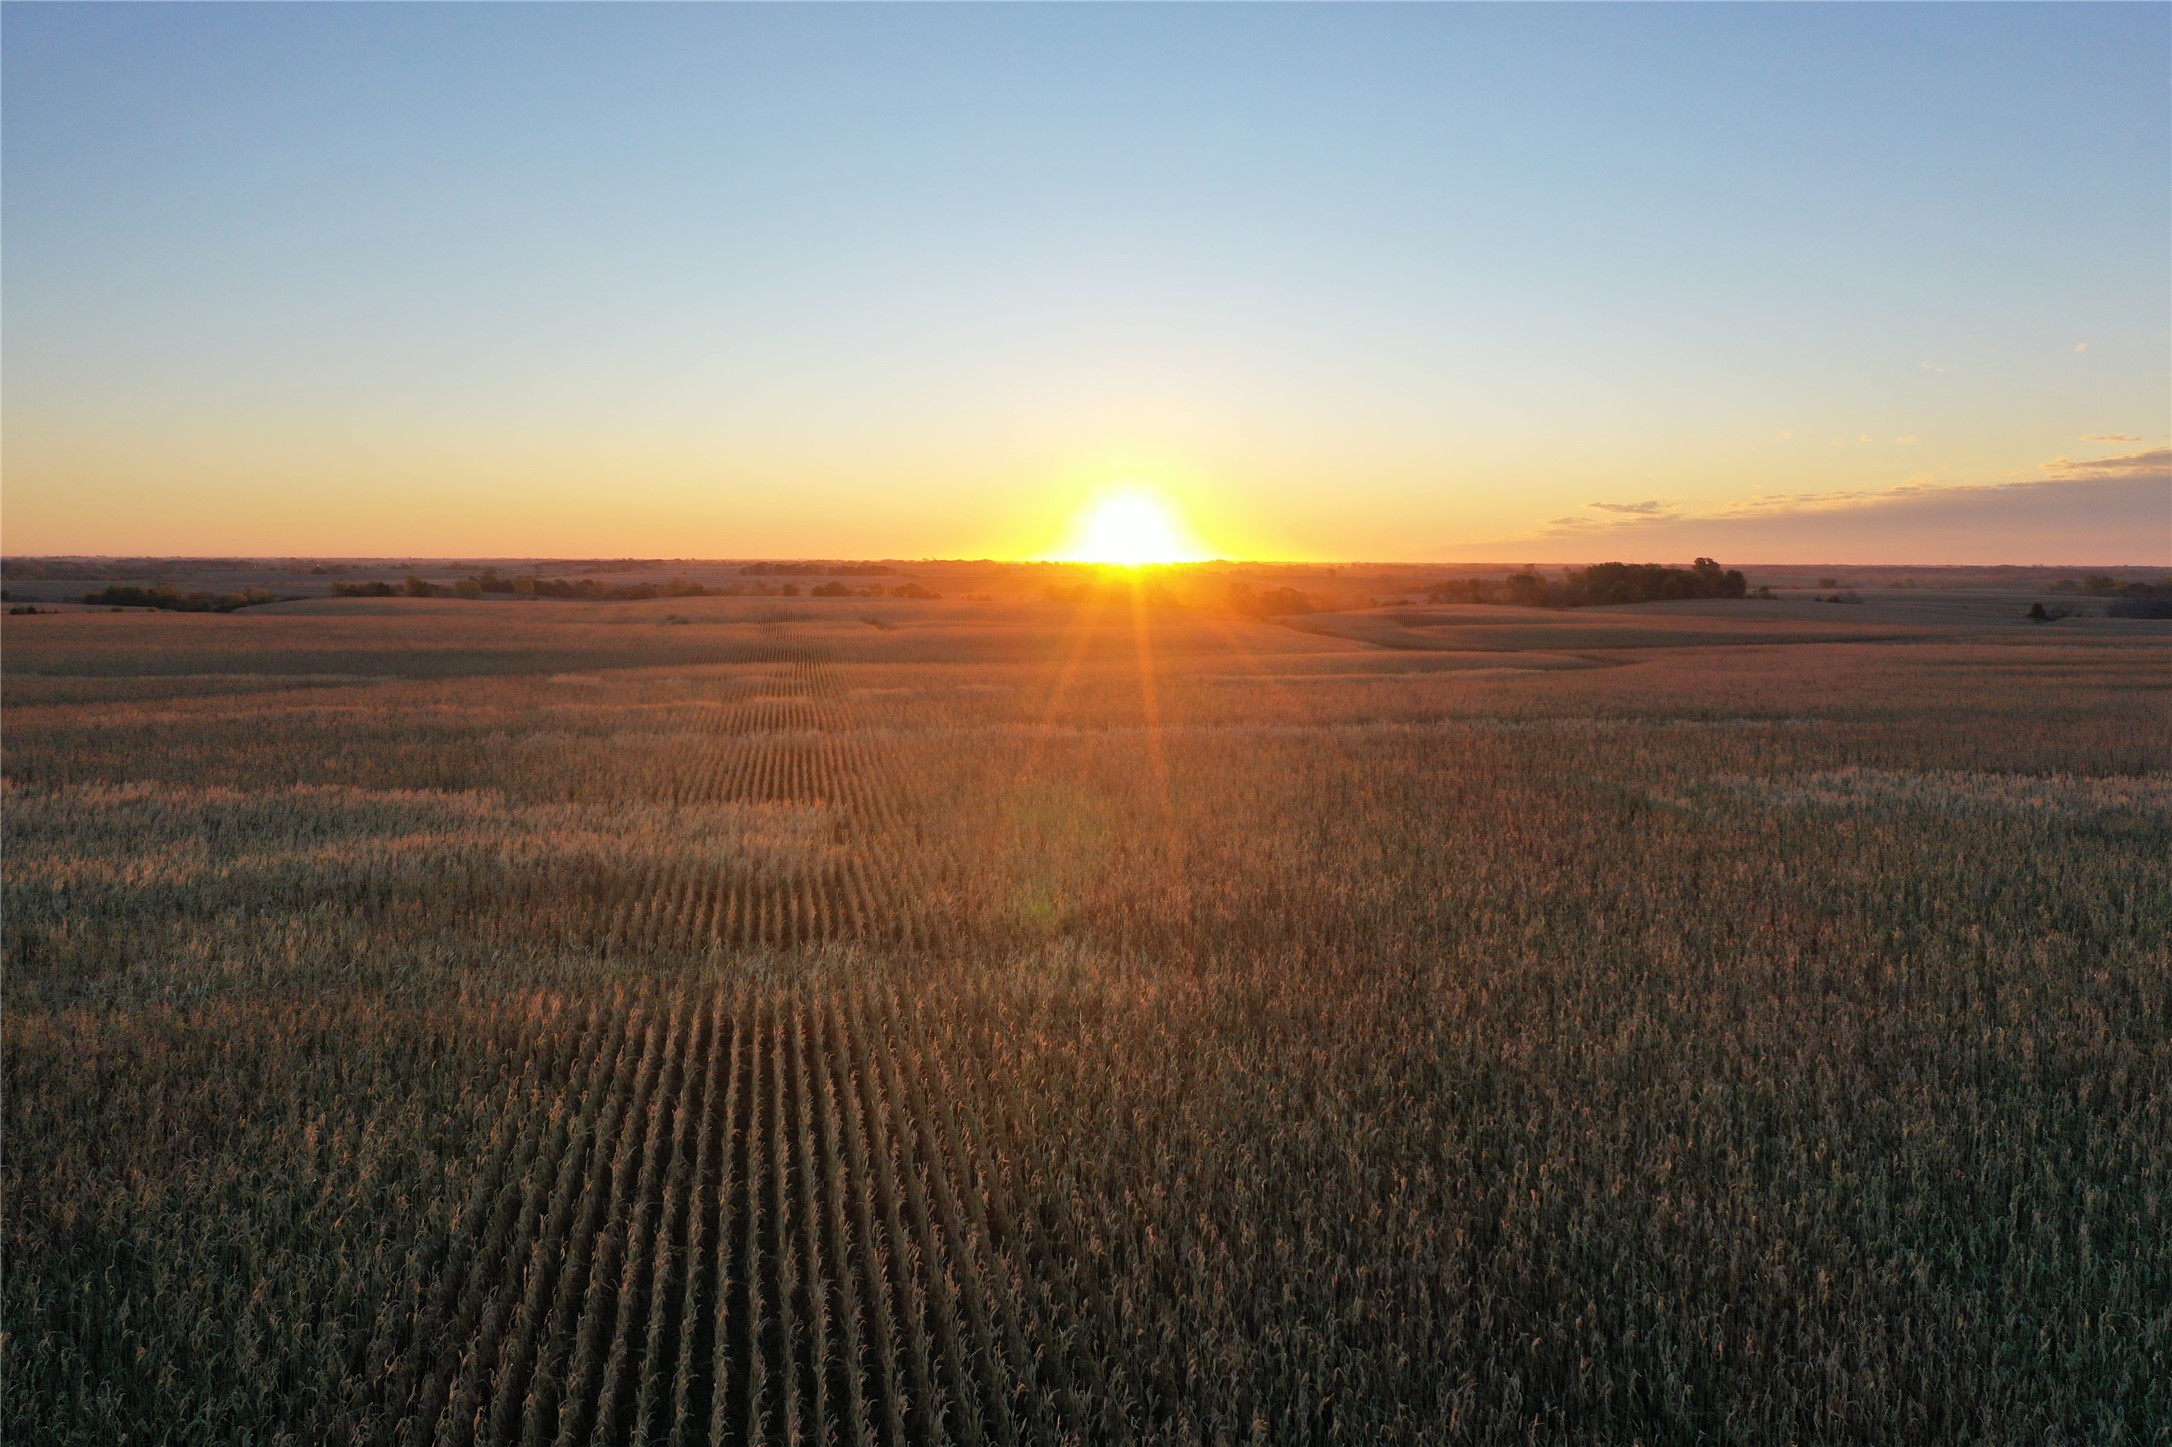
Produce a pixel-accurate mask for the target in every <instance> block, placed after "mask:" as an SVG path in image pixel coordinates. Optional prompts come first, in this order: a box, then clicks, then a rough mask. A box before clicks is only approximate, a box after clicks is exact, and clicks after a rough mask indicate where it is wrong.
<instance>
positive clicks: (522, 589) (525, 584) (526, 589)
mask: <svg viewBox="0 0 2172 1447" xmlns="http://www.w3.org/2000/svg"><path fill="white" fill-rule="evenodd" d="M513 596H514V597H516V598H533V597H534V596H535V579H534V578H533V577H519V578H515V579H514V580H513Z"/></svg>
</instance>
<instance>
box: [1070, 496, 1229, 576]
mask: <svg viewBox="0 0 2172 1447" xmlns="http://www.w3.org/2000/svg"><path fill="white" fill-rule="evenodd" d="M1205 556H1206V555H1205V554H1204V553H1202V552H1200V551H1199V549H1198V548H1197V547H1196V546H1195V545H1194V544H1193V543H1192V541H1191V540H1190V539H1189V538H1188V537H1186V536H1185V533H1184V530H1183V528H1182V527H1181V526H1179V525H1178V523H1177V521H1176V519H1175V518H1174V517H1172V516H1171V515H1170V512H1169V509H1168V508H1167V507H1166V506H1164V505H1163V504H1162V502H1161V501H1160V500H1159V499H1158V498H1154V497H1150V496H1148V495H1146V494H1144V493H1138V492H1121V493H1116V494H1113V495H1111V496H1108V497H1104V498H1102V499H1100V500H1099V501H1098V502H1096V503H1095V504H1094V505H1093V508H1092V509H1091V510H1090V511H1089V512H1087V513H1086V514H1085V516H1084V517H1083V518H1081V519H1080V521H1079V529H1078V537H1077V541H1076V542H1074V543H1073V544H1072V546H1071V548H1070V549H1069V550H1068V551H1067V552H1066V553H1065V554H1064V560H1065V561H1067V562H1074V563H1113V564H1117V565H1119V566H1122V567H1130V568H1135V567H1140V566H1142V565H1145V564H1149V563H1195V562H1198V561H1200V560H1201V559H1202V558H1204V557H1205Z"/></svg>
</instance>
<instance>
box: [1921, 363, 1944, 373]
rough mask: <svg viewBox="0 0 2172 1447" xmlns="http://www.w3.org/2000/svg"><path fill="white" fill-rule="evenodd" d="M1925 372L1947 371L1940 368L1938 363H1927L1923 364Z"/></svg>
mask: <svg viewBox="0 0 2172 1447" xmlns="http://www.w3.org/2000/svg"><path fill="white" fill-rule="evenodd" d="M1923 370H1924V371H1926V372H1943V371H1945V370H1946V369H1945V368H1944V367H1941V366H1939V365H1938V363H1936V362H1925V363H1924V364H1923Z"/></svg>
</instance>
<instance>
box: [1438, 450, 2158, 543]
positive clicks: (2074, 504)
mask: <svg viewBox="0 0 2172 1447" xmlns="http://www.w3.org/2000/svg"><path fill="white" fill-rule="evenodd" d="M2061 467H2063V468H2065V469H2067V470H2066V471H2058V470H2057V469H2059V468H2061ZM2045 470H2046V472H2047V473H2054V475H2050V476H2044V477H2037V478H2031V479H2026V480H2022V481H2014V482H1985V483H1955V482H1941V481H1939V480H1938V479H1937V478H1935V477H1932V476H1928V475H1921V476H1915V477H1910V478H1908V479H1907V480H1905V481H1903V482H1898V483H1895V484H1892V485H1890V486H1887V487H1881V488H1863V489H1847V490H1835V491H1828V492H1817V493H1765V494H1762V495H1759V496H1756V497H1752V498H1747V499H1745V500H1744V501H1742V502H1741V503H1739V504H1737V505H1735V506H1733V507H1729V508H1723V509H1720V510H1718V511H1716V512H1714V513H1710V514H1703V515H1698V516H1685V515H1676V514H1668V515H1663V516H1654V515H1649V514H1643V513H1610V512H1600V511H1597V510H1593V511H1590V512H1586V513H1583V514H1581V515H1576V516H1570V517H1564V518H1555V519H1553V520H1552V521H1551V522H1549V523H1547V524H1546V525H1545V526H1543V527H1542V528H1539V529H1537V530H1536V535H1535V536H1529V537H1525V538H1520V539H1502V540H1498V541H1495V542H1492V543H1487V544H1464V545H1461V546H1460V547H1458V548H1456V549H1453V550H1452V551H1454V552H1455V553H1458V554H1462V555H1480V554H1483V555H1485V556H1489V557H1490V556H1493V555H1495V554H1499V555H1502V556H1507V555H1509V554H1512V553H1513V554H1522V553H1524V552H1526V550H1527V549H1529V548H1530V547H1531V545H1533V544H1539V545H1543V544H1545V543H1547V542H1551V543H1553V544H1554V546H1555V547H1557V548H1558V549H1559V550H1560V551H1559V553H1558V554H1557V555H1556V559H1555V560H1556V561H1558V562H1574V561H1578V560H1596V559H1599V558H1601V557H1609V556H1617V555H1620V556H1628V555H1631V554H1632V553H1633V555H1634V556H1637V557H1641V558H1652V559H1665V558H1690V557H1696V556H1704V557H1714V558H1720V559H1722V560H1726V561H1729V562H1731V563H1735V564H1742V563H1749V564H1755V563H1758V562H1795V563H1803V562H1817V561H1824V562H1872V563H1925V564H1931V563H1939V562H1976V563H2030V564H2042V565H2047V566H2048V565H2058V566H2083V565H2088V564H2114V563H2142V564H2149V565H2152V566H2172V528H2168V527H2167V526H2166V522H2165V510H2164V509H2165V489H2166V487H2167V485H2168V484H2172V448H2159V449H2156V450H2154V451H2150V452H2138V453H2134V454H2130V455H2127V456H2121V457H2106V458H2094V459H2088V460H2085V461H2081V462H2074V461H2071V460H2066V461H2064V462H2062V463H2055V464H2052V465H2051V466H2048V467H2047V468H2046V469H2045ZM1447 555H1448V554H1447V552H1445V551H1444V553H1443V556H1447Z"/></svg>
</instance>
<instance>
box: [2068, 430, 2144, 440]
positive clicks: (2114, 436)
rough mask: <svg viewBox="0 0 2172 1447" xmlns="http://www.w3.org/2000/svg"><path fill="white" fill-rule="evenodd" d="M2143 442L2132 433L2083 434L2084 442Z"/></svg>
mask: <svg viewBox="0 0 2172 1447" xmlns="http://www.w3.org/2000/svg"><path fill="white" fill-rule="evenodd" d="M2141 440H2142V439H2141V438H2139V437H2137V436H2135V435H2134V434H2133V433H2132V432H2084V433H2083V434H2082V441H2084V442H2140V441H2141Z"/></svg>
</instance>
